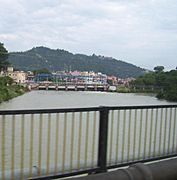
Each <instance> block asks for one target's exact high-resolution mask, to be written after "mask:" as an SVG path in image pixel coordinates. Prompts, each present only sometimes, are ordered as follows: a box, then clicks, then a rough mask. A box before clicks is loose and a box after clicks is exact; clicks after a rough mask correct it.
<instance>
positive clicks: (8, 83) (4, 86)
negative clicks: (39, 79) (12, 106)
mask: <svg viewBox="0 0 177 180" xmlns="http://www.w3.org/2000/svg"><path fill="white" fill-rule="evenodd" d="M26 91H27V88H25V87H23V86H21V85H17V84H15V83H14V82H13V80H12V79H11V78H10V77H0V103H1V102H3V101H8V100H10V99H12V98H14V97H17V96H20V95H22V94H24V93H25V92H26Z"/></svg>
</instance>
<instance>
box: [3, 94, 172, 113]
mask: <svg viewBox="0 0 177 180" xmlns="http://www.w3.org/2000/svg"><path fill="white" fill-rule="evenodd" d="M162 104H174V103H170V102H167V101H165V100H158V99H157V98H156V97H155V96H153V95H152V96H149V95H146V94H132V93H127V94H125V93H109V92H87V91H85V92H78V91H77V92H75V91H31V92H28V93H26V94H24V95H22V96H19V97H17V98H14V99H12V100H9V101H7V102H4V103H2V104H0V109H6V110H8V109H41V108H42V109H43V108H45V109H46V108H69V107H93V106H122V105H162Z"/></svg>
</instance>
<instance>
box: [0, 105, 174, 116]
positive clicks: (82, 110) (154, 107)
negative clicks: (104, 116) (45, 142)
mask: <svg viewBox="0 0 177 180" xmlns="http://www.w3.org/2000/svg"><path fill="white" fill-rule="evenodd" d="M157 108H177V104H173V105H148V106H147V105H145V106H139V105H138V106H99V107H86V108H63V109H33V110H31V109H30V110H29V109H26V110H0V115H12V114H16V115H18V114H41V113H42V114H47V113H65V112H68V113H70V112H88V111H100V110H103V109H107V110H129V109H157Z"/></svg>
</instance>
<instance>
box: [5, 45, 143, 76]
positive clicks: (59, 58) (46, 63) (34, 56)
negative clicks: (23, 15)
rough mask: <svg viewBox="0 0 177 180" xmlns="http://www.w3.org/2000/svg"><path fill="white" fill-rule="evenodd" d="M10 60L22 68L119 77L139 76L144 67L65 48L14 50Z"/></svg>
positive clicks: (15, 65) (18, 67) (16, 66)
mask: <svg viewBox="0 0 177 180" xmlns="http://www.w3.org/2000/svg"><path fill="white" fill-rule="evenodd" d="M8 61H9V62H10V63H11V64H12V65H13V66H14V67H15V68H17V69H20V70H35V69H41V68H47V69H49V70H50V71H61V70H72V71H74V70H79V71H95V72H102V73H105V74H107V75H115V76H118V77H123V78H125V77H137V76H139V75H142V74H143V73H144V69H142V68H140V67H137V66H135V65H132V64H129V63H126V62H123V61H120V60H116V59H114V58H110V57H104V56H96V55H94V54H93V55H92V56H87V55H83V54H72V53H70V52H68V51H65V50H60V49H57V50H53V49H49V48H46V47H36V48H32V49H31V50H28V51H25V52H12V53H10V54H9V59H8Z"/></svg>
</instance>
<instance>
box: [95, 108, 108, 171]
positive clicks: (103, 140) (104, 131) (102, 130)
mask: <svg viewBox="0 0 177 180" xmlns="http://www.w3.org/2000/svg"><path fill="white" fill-rule="evenodd" d="M108 115H109V110H108V109H107V108H106V107H102V108H101V110H100V119H99V123H100V124H99V146H98V167H99V168H100V170H99V172H98V173H100V172H106V171H107V166H106V162H107V142H108Z"/></svg>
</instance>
